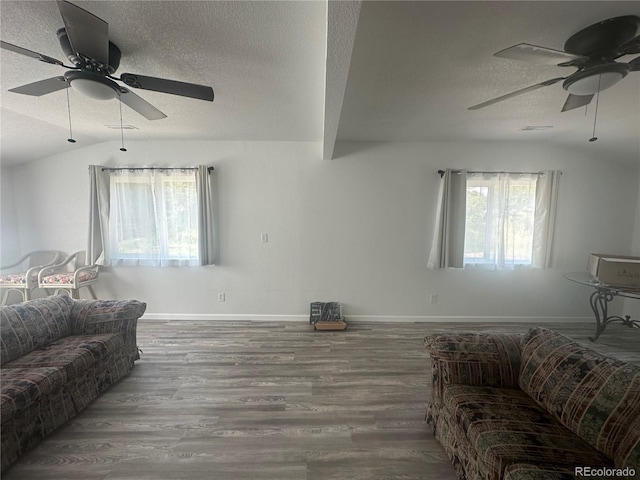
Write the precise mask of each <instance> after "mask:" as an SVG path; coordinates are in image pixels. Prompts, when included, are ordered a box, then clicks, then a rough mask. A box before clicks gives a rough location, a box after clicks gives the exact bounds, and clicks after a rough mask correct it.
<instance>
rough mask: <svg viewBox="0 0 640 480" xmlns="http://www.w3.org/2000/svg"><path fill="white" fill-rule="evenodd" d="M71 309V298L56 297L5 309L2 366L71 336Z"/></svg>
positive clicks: (0, 327)
mask: <svg viewBox="0 0 640 480" xmlns="http://www.w3.org/2000/svg"><path fill="white" fill-rule="evenodd" d="M72 306H73V300H72V299H71V298H69V297H67V296H57V295H54V296H51V297H46V298H40V299H37V300H31V301H29V302H24V303H17V304H14V305H7V306H4V307H2V309H1V312H0V338H1V340H0V341H1V342H2V343H1V347H2V348H1V349H0V364H1V365H4V364H5V363H7V362H10V361H12V360H15V359H16V358H18V357H21V356H22V355H25V354H27V353H29V352H31V351H33V350H35V349H36V348H40V347H43V346H45V345H48V344H49V343H51V342H55V341H56V340H58V339H60V338H63V337H66V336H67V335H70V333H71V326H70V316H71V307H72Z"/></svg>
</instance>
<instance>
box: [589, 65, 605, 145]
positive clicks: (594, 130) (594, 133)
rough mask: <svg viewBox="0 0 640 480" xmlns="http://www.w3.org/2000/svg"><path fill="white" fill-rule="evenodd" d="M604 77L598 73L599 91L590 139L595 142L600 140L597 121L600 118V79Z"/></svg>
mask: <svg viewBox="0 0 640 480" xmlns="http://www.w3.org/2000/svg"><path fill="white" fill-rule="evenodd" d="M601 79H602V74H600V75H598V92H597V93H596V112H595V114H594V115H593V135H592V136H591V138H590V139H589V141H590V142H595V141H596V140H598V137H596V121H597V120H598V103H599V102H600V80H601Z"/></svg>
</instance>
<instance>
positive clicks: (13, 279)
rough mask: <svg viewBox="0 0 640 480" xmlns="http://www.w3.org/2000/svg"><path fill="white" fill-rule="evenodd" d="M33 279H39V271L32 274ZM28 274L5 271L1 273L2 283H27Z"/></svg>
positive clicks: (0, 281) (0, 280)
mask: <svg viewBox="0 0 640 480" xmlns="http://www.w3.org/2000/svg"><path fill="white" fill-rule="evenodd" d="M31 281H32V282H37V281H38V272H35V273H34V274H33V275H31ZM26 284H27V274H26V273H4V274H2V275H0V285H26Z"/></svg>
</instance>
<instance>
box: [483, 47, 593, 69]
mask: <svg viewBox="0 0 640 480" xmlns="http://www.w3.org/2000/svg"><path fill="white" fill-rule="evenodd" d="M493 56H494V57H502V58H510V59H513V60H522V61H525V62H533V63H537V64H540V65H559V66H568V65H572V64H573V62H586V61H587V60H589V59H588V58H587V57H585V56H582V55H573V54H571V53H566V52H563V51H561V50H554V49H552V48H545V47H539V46H537V45H531V44H528V43H519V44H518V45H514V46H512V47H509V48H505V49H504V50H500V51H499V52H497V53H494V54H493Z"/></svg>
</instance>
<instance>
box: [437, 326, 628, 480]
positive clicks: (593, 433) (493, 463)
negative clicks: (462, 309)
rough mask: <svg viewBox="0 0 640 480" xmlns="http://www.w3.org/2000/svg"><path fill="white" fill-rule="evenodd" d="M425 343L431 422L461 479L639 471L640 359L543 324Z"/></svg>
mask: <svg viewBox="0 0 640 480" xmlns="http://www.w3.org/2000/svg"><path fill="white" fill-rule="evenodd" d="M425 346H426V347H427V350H428V352H429V354H430V355H431V361H432V368H433V370H432V374H433V378H432V380H433V393H432V398H431V399H430V401H429V404H428V408H427V416H426V418H427V422H428V424H429V425H430V426H431V428H432V429H433V432H434V434H435V437H436V439H438V441H439V442H440V443H441V444H442V445H443V446H444V448H445V451H446V452H447V455H448V456H449V458H450V459H451V461H452V463H453V465H454V467H455V469H456V472H457V475H458V477H459V478H460V479H462V480H480V479H482V480H502V479H503V480H573V479H575V478H591V479H593V478H602V479H605V478H606V479H613V478H636V479H640V367H638V366H635V365H631V364H628V363H625V362H623V361H620V360H617V359H614V358H611V357H607V356H605V355H602V354H600V353H597V352H595V351H594V350H591V349H589V348H587V347H585V346H584V345H582V344H580V343H577V342H575V341H574V340H572V339H570V338H568V337H566V336H564V335H561V334H559V333H556V332H554V331H551V330H547V329H544V328H534V329H531V330H530V331H529V332H528V333H526V334H524V335H523V334H478V333H468V334H467V333H459V334H434V335H429V336H427V337H426V338H425Z"/></svg>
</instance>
